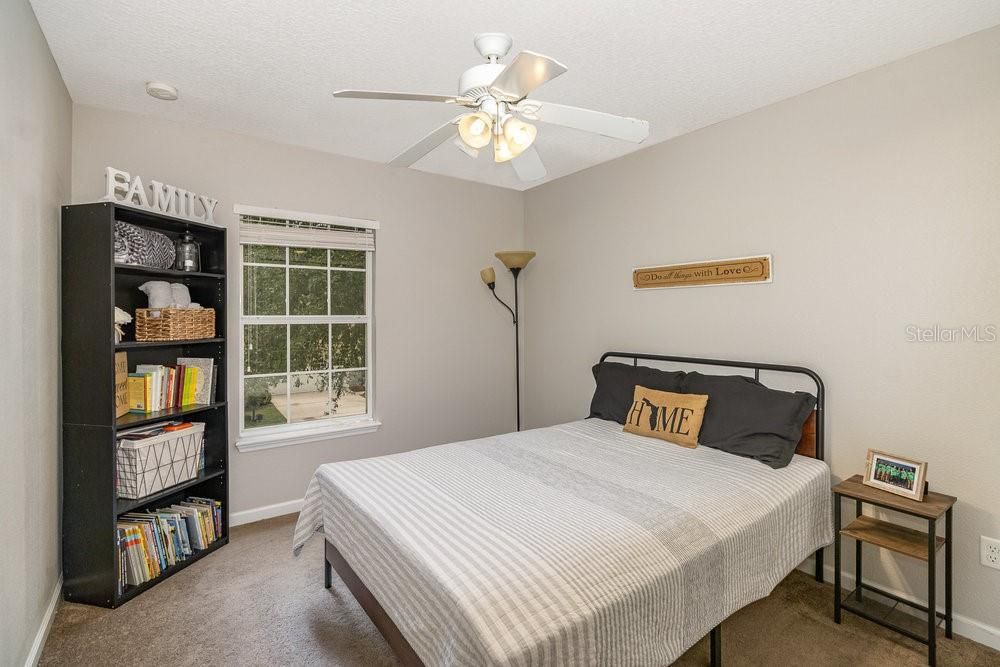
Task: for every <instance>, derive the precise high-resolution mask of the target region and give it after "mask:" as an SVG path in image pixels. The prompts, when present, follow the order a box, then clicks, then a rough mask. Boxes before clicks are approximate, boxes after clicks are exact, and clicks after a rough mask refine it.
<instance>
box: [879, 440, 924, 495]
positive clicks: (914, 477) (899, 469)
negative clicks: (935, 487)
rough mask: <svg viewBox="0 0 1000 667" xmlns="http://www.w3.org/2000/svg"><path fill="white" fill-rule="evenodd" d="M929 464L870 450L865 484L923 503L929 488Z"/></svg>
mask: <svg viewBox="0 0 1000 667" xmlns="http://www.w3.org/2000/svg"><path fill="white" fill-rule="evenodd" d="M926 482H927V462H926V461H917V460H915V459H911V458H908V457H905V456H899V455H897V454H890V453H889V452H883V451H879V450H877V449H869V450H868V457H867V460H866V462H865V478H864V484H866V485H867V486H870V487H873V488H876V489H881V490H883V491H888V492H889V493H894V494H896V495H897V496H903V497H904V498H909V499H910V500H916V501H917V502H922V501H923V499H924V491H925V489H926V488H927V484H926Z"/></svg>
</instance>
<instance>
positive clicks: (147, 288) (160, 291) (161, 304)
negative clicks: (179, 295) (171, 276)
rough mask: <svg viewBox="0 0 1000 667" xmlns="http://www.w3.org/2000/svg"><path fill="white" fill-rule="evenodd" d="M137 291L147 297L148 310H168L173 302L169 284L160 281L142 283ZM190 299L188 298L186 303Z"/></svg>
mask: <svg viewBox="0 0 1000 667" xmlns="http://www.w3.org/2000/svg"><path fill="white" fill-rule="evenodd" d="M139 290H140V291H142V292H145V293H146V296H148V297H149V307H150V308H169V307H170V305H171V304H172V303H173V302H174V294H173V290H172V289H170V283H167V282H164V281H162V280H151V281H149V282H148V283H143V284H142V285H139ZM190 300H191V298H190V297H188V301H190Z"/></svg>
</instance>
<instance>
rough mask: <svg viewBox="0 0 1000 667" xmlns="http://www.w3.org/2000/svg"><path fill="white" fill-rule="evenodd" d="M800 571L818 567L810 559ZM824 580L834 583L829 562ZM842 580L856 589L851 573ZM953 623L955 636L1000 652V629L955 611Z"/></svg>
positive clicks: (914, 599)
mask: <svg viewBox="0 0 1000 667" xmlns="http://www.w3.org/2000/svg"><path fill="white" fill-rule="evenodd" d="M831 558H832V556H831V554H827V556H826V561H829V560H831ZM799 569H800V570H802V571H803V572H808V573H809V574H815V573H816V566H815V564H814V561H813V559H812V558H809V559H808V560H807V561H806V562H804V563H802V565H800V566H799ZM823 578H824V579H825V580H826V581H827V582H828V583H832V582H833V565H830V564H829V562H824V566H823ZM840 578H841V583H842V584H843V586H844V588H847V589H848V590H851V589H853V588H854V587H855V582H854V575H853V574H851V573H850V572H842V573H841V575H840ZM865 583H866V584H871V585H873V586H876V587H878V588H881V589H882V590H884V591H887V592H889V593H892V594H893V595H898V596H899V597H901V598H903V599H904V600H909V601H910V602H916V603H917V604H923V605H926V604H927V601H926V600H921V599H920V598H917V597H914V596H913V595H910V594H909V593H904V592H903V591H900V590H896V589H894V588H890V587H888V586H883V585H882V584H880V583H878V582H874V581H871V580H870V579H866V580H865ZM900 609H902V610H904V611H909V610H908V609H907V608H906V607H905V606H901V607H900ZM913 611H914V612H916V613H917V614H921V612H919V611H917V610H913ZM938 611H940V612H941V613H942V614H943V613H944V607H938ZM921 615H922V614H921ZM951 621H952V624H951V627H952V630H954V632H955V634H957V635H962V636H963V637H966V638H967V639H971V640H972V641H974V642H977V643H979V644H983V645H984V646H989V647H990V648H995V649H997V650H998V651H1000V628H998V627H995V626H992V625H989V624H987V623H983V622H982V621H977V620H976V619H974V618H969V617H968V616H963V615H962V614H956V613H955V612H954V611H952V614H951Z"/></svg>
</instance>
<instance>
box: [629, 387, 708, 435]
mask: <svg viewBox="0 0 1000 667" xmlns="http://www.w3.org/2000/svg"><path fill="white" fill-rule="evenodd" d="M632 398H633V400H632V407H631V408H630V409H629V411H628V415H627V416H626V419H625V431H626V432H628V433H635V434H636V435H645V436H648V437H651V438H659V439H661V440H666V441H667V442H672V443H674V444H677V445H681V446H683V447H692V448H693V447H697V446H698V433H699V431H701V423H702V421H703V420H704V419H705V406H706V405H708V396H707V395H706V394H676V393H674V392H672V391H657V390H655V389H648V388H646V387H643V386H640V385H636V388H635V393H634V394H633V396H632Z"/></svg>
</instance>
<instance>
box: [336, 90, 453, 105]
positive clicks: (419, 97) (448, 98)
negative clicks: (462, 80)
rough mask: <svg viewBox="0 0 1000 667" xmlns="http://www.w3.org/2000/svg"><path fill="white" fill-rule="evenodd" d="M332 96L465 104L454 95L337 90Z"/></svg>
mask: <svg viewBox="0 0 1000 667" xmlns="http://www.w3.org/2000/svg"><path fill="white" fill-rule="evenodd" d="M333 96H334V97H344V98H348V99H355V100H402V101H405V102H444V103H445V104H463V103H464V102H465V98H461V97H455V96H454V95H426V94H424V93H393V92H387V91H384V90H337V91H334V93H333Z"/></svg>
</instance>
